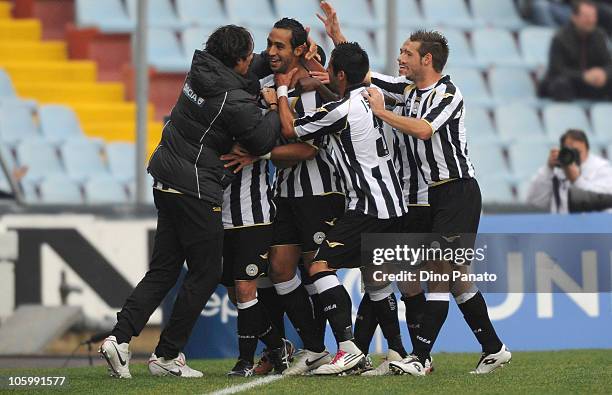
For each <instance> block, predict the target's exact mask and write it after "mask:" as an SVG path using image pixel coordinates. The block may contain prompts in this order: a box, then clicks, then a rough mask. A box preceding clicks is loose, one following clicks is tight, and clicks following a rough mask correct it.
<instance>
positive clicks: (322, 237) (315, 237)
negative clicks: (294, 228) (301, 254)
mask: <svg viewBox="0 0 612 395" xmlns="http://www.w3.org/2000/svg"><path fill="white" fill-rule="evenodd" d="M312 239H313V240H314V242H315V243H317V244H321V243H323V240H325V232H317V233H315V234H314V235H313V236H312Z"/></svg>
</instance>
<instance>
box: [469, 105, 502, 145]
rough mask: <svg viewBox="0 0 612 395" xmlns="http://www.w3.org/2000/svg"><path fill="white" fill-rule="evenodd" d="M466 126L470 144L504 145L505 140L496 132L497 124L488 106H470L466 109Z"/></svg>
mask: <svg viewBox="0 0 612 395" xmlns="http://www.w3.org/2000/svg"><path fill="white" fill-rule="evenodd" d="M465 128H466V130H467V139H468V143H469V144H470V145H472V144H476V145H484V144H496V145H502V144H503V141H502V139H501V138H500V136H499V135H498V134H497V133H496V132H495V126H493V122H492V120H491V117H490V116H489V112H488V110H487V109H486V108H484V107H480V106H470V107H467V108H466V109H465Z"/></svg>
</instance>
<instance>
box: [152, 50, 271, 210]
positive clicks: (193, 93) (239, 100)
mask: <svg viewBox="0 0 612 395" xmlns="http://www.w3.org/2000/svg"><path fill="white" fill-rule="evenodd" d="M249 84H250V82H249V80H247V79H245V78H243V77H242V76H240V75H239V74H238V73H236V72H234V71H233V70H232V69H230V68H228V67H227V66H225V65H223V63H221V62H220V61H219V60H218V59H217V58H215V57H214V56H212V55H210V54H208V53H207V52H205V51H199V50H198V51H195V54H194V56H193V61H192V63H191V69H190V71H189V73H188V74H187V78H186V79H185V83H184V84H183V89H182V91H181V93H180V95H179V98H178V100H177V102H176V104H175V106H174V108H173V109H172V113H171V114H170V121H169V122H168V123H167V124H166V125H165V126H164V130H163V132H162V138H161V141H160V143H159V145H158V147H157V148H156V149H155V152H154V153H153V155H152V156H151V160H150V161H149V167H148V169H147V170H148V171H149V173H150V174H151V175H152V176H153V178H155V179H156V180H158V181H160V182H161V183H163V184H164V185H166V186H168V187H171V188H173V189H175V190H177V191H179V192H182V193H184V194H187V195H190V196H193V197H196V198H198V199H202V200H206V201H209V202H212V203H214V204H218V205H221V204H222V202H223V189H224V188H225V187H226V186H227V185H229V183H230V182H231V178H232V176H231V172H230V171H229V170H226V169H224V167H223V162H222V161H221V160H220V159H219V156H221V155H222V154H226V153H228V152H229V151H230V149H231V148H232V145H233V144H234V142H239V143H240V144H241V145H242V146H243V147H244V148H246V149H247V150H248V151H249V152H250V153H252V154H254V155H263V154H266V153H268V152H270V151H271V150H272V148H273V147H274V146H275V145H276V141H277V139H278V137H279V136H280V120H279V117H278V114H277V113H276V112H275V111H270V112H268V113H267V114H266V115H263V114H262V111H261V109H260V108H259V107H258V106H257V102H256V98H255V96H253V95H251V94H249V93H248V92H247V89H248V88H249Z"/></svg>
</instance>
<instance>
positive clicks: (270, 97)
mask: <svg viewBox="0 0 612 395" xmlns="http://www.w3.org/2000/svg"><path fill="white" fill-rule="evenodd" d="M261 97H262V98H263V99H264V101H265V102H266V104H267V105H268V106H269V105H270V104H278V99H277V98H276V90H275V89H273V88H263V89H262V90H261Z"/></svg>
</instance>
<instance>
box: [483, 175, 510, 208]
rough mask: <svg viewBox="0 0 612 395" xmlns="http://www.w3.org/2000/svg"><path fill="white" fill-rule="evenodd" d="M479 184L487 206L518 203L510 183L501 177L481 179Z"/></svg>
mask: <svg viewBox="0 0 612 395" xmlns="http://www.w3.org/2000/svg"><path fill="white" fill-rule="evenodd" d="M478 184H479V186H480V192H481V194H482V202H483V203H485V204H491V203H500V204H508V203H513V202H515V201H516V199H515V197H514V194H513V192H512V184H511V183H510V181H508V180H507V179H504V178H499V177H479V178H478Z"/></svg>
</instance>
